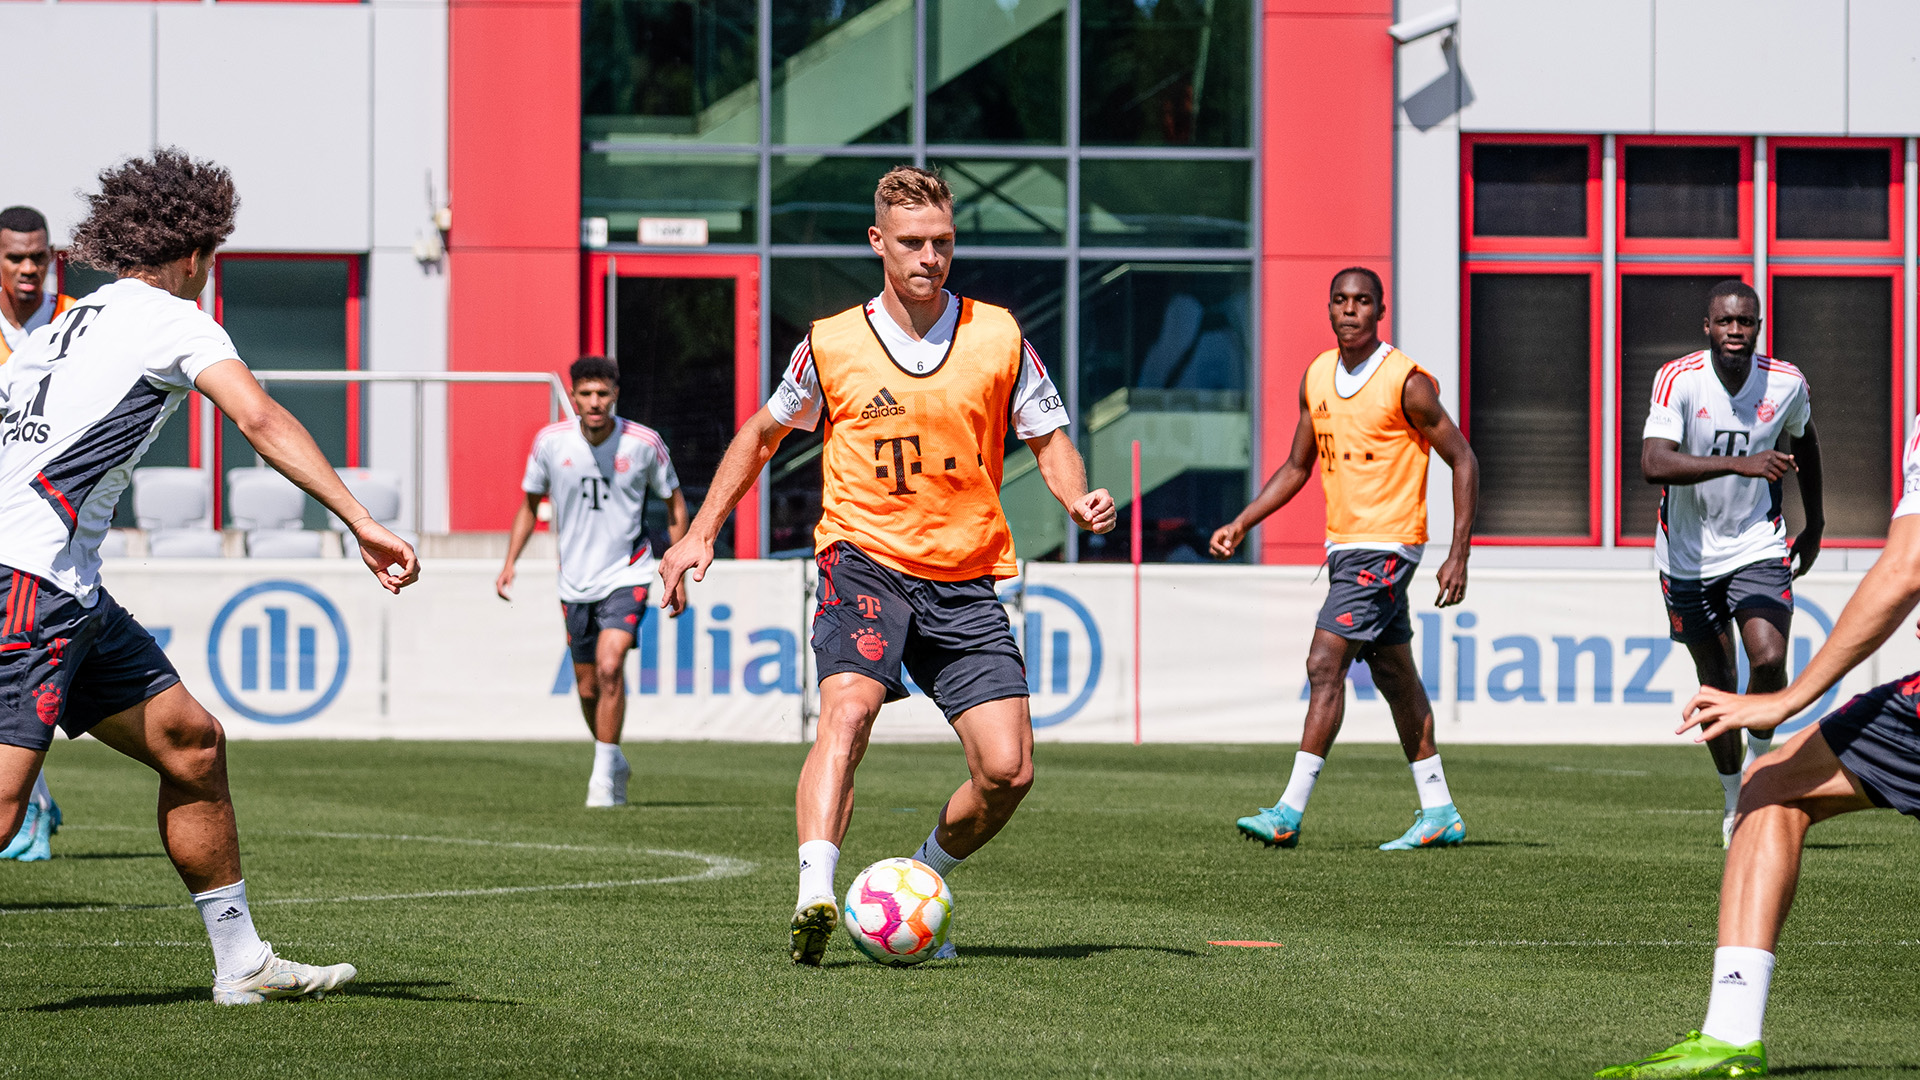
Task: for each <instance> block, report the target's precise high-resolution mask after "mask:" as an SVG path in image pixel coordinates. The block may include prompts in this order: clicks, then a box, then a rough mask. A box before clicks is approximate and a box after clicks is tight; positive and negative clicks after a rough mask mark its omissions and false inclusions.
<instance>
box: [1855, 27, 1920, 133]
mask: <svg viewBox="0 0 1920 1080" xmlns="http://www.w3.org/2000/svg"><path fill="white" fill-rule="evenodd" d="M1847 37H1848V58H1847V126H1848V128H1849V129H1850V131H1851V134H1854V135H1912V134H1915V133H1920V4H1917V3H1915V2H1914V0H1852V2H1851V3H1850V4H1849V5H1848V12H1847Z"/></svg>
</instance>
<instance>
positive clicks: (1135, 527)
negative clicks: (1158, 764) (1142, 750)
mask: <svg viewBox="0 0 1920 1080" xmlns="http://www.w3.org/2000/svg"><path fill="white" fill-rule="evenodd" d="M1130 517H1131V521H1130V523H1129V526H1130V527H1129V531H1130V532H1131V533H1132V534H1133V537H1132V538H1133V745H1135V746H1139V745H1140V440H1139V439H1135V440H1133V506H1132V511H1131V515H1130Z"/></svg>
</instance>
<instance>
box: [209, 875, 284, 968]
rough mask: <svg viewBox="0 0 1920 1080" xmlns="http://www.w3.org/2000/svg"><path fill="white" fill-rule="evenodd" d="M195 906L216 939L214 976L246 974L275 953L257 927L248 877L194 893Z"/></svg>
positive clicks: (213, 938) (210, 935)
mask: <svg viewBox="0 0 1920 1080" xmlns="http://www.w3.org/2000/svg"><path fill="white" fill-rule="evenodd" d="M193 906H194V907H197V908H199V909H200V921H201V922H204V923H206V924H207V940H208V941H210V942H212V943H213V975H214V978H216V979H239V978H244V977H245V976H248V975H251V974H253V973H254V972H256V971H259V970H260V966H261V965H262V964H265V963H266V962H267V957H269V956H272V955H273V950H272V949H269V948H267V943H266V942H264V941H261V940H260V935H259V934H258V933H256V932H255V931H254V929H253V912H252V911H251V910H249V909H248V907H247V883H246V882H245V881H244V880H242V881H236V882H234V883H233V884H231V885H222V886H221V887H219V888H217V889H208V890H207V891H206V892H203V893H194V894H193Z"/></svg>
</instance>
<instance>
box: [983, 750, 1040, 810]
mask: <svg viewBox="0 0 1920 1080" xmlns="http://www.w3.org/2000/svg"><path fill="white" fill-rule="evenodd" d="M973 786H974V787H975V788H977V789H979V791H980V793H981V794H982V795H983V796H985V797H986V799H987V801H989V802H1005V803H1017V802H1019V801H1020V800H1021V799H1024V798H1026V796H1027V792H1028V791H1029V790H1031V789H1032V788H1033V762H1032V761H1021V760H1017V759H1011V758H1010V759H1008V760H1006V761H994V762H987V763H984V764H982V765H981V767H980V769H979V771H978V772H976V773H975V774H974V777H973Z"/></svg>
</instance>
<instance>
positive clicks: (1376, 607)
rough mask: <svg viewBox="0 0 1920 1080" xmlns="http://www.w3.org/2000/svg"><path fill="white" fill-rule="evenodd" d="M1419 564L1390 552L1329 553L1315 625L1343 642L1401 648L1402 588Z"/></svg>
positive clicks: (1408, 637)
mask: <svg viewBox="0 0 1920 1080" xmlns="http://www.w3.org/2000/svg"><path fill="white" fill-rule="evenodd" d="M1419 565H1420V564H1419V563H1417V562H1414V561H1412V560H1410V559H1408V558H1406V557H1405V556H1402V555H1397V554H1395V553H1393V552H1391V551H1366V550H1360V549H1355V550H1348V551H1332V552H1328V553H1327V602H1326V603H1325V604H1322V605H1321V606H1320V617H1319V618H1318V619H1316V620H1314V625H1315V626H1317V627H1319V628H1320V629H1322V630H1325V631H1327V632H1329V633H1333V634H1338V635H1340V636H1341V637H1343V638H1346V639H1347V640H1348V641H1365V642H1368V643H1369V644H1370V645H1405V644H1406V643H1407V642H1409V641H1412V640H1413V620H1412V618H1410V617H1409V616H1408V614H1407V585H1408V584H1409V583H1411V582H1412V581H1413V572H1414V570H1415V569H1417V568H1418V567H1419ZM1364 654H1365V653H1364V651H1363V653H1362V655H1364Z"/></svg>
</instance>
